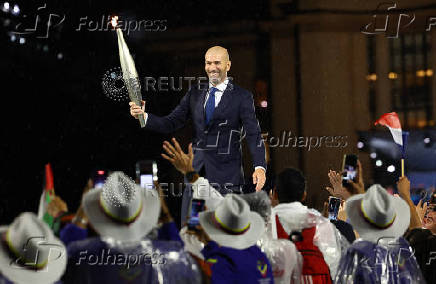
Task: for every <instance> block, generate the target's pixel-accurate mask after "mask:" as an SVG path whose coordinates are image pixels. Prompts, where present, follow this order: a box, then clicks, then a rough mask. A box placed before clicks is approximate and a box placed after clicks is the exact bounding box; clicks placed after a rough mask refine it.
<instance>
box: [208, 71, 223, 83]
mask: <svg viewBox="0 0 436 284" xmlns="http://www.w3.org/2000/svg"><path fill="white" fill-rule="evenodd" d="M215 74H216V75H218V76H213V75H215ZM209 81H210V82H211V83H212V84H214V85H216V84H218V83H220V82H221V76H220V73H218V72H217V73H210V74H209Z"/></svg>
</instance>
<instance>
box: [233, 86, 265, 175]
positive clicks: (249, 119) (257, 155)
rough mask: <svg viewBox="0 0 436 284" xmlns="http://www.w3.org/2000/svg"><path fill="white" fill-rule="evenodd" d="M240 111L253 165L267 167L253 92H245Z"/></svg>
mask: <svg viewBox="0 0 436 284" xmlns="http://www.w3.org/2000/svg"><path fill="white" fill-rule="evenodd" d="M239 113H240V119H241V121H242V125H243V126H244V130H245V133H246V136H245V139H247V145H248V148H249V149H250V153H251V157H252V160H253V167H264V168H265V169H266V161H265V145H264V144H263V140H262V137H261V135H260V126H259V122H258V121H257V118H256V112H255V108H254V101H253V95H252V94H251V93H249V92H246V93H244V97H243V98H242V103H241V109H240V111H239Z"/></svg>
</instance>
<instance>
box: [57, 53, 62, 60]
mask: <svg viewBox="0 0 436 284" xmlns="http://www.w3.org/2000/svg"><path fill="white" fill-rule="evenodd" d="M57 58H58V59H59V60H61V59H62V58H64V55H63V54H62V53H60V52H59V53H58V55H57Z"/></svg>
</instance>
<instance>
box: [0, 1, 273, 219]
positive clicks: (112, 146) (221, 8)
mask: <svg viewBox="0 0 436 284" xmlns="http://www.w3.org/2000/svg"><path fill="white" fill-rule="evenodd" d="M29 2H30V1H29ZM29 2H28V1H26V2H24V1H20V2H16V4H18V5H19V7H20V9H21V11H20V14H21V16H22V15H24V14H27V15H29V17H30V18H31V19H30V24H29V22H26V19H24V18H23V17H20V15H18V16H11V15H9V16H5V14H2V20H3V21H4V20H5V19H9V21H10V22H9V24H8V25H2V27H0V31H1V32H0V50H1V53H0V62H1V64H0V72H1V73H0V74H1V76H0V78H1V82H2V94H3V96H2V97H3V98H2V102H1V103H0V105H1V109H0V115H1V125H2V127H1V128H2V131H1V132H2V139H1V143H0V147H1V148H0V149H1V150H0V153H1V160H2V165H3V166H2V168H3V169H2V174H1V175H0V184H1V189H0V223H1V224H4V223H9V222H10V221H11V220H12V219H13V218H14V216H16V215H18V213H19V212H22V211H36V210H37V206H38V201H39V197H40V194H41V190H42V186H43V169H44V164H46V163H48V162H50V163H51V164H52V167H53V171H54V182H55V191H56V194H58V195H60V196H61V198H62V199H64V200H65V201H66V202H67V203H68V205H69V209H70V211H73V212H74V211H75V210H76V208H77V206H78V204H79V201H80V197H81V192H82V188H83V186H84V185H85V183H86V180H87V178H88V177H89V176H90V174H91V173H92V172H93V171H94V170H95V169H110V170H117V169H118V170H123V171H125V172H126V173H127V174H128V175H129V176H131V177H134V174H135V172H134V164H135V162H136V161H138V160H142V159H156V160H157V161H158V166H159V178H160V181H161V182H165V181H167V182H170V181H182V180H181V176H180V175H179V174H177V173H176V172H175V170H173V169H172V167H171V165H170V164H169V163H167V162H164V161H163V159H161V158H160V152H161V151H160V150H161V143H162V141H163V140H164V139H168V138H170V136H164V135H161V134H157V133H153V132H147V131H141V130H140V127H139V124H138V122H137V121H136V120H134V119H133V118H132V117H131V116H130V114H129V106H128V102H126V101H124V102H115V101H113V100H110V99H108V98H107V97H106V96H105V94H104V93H103V90H102V86H101V78H102V76H103V74H104V73H105V72H106V71H107V70H109V69H111V68H113V67H117V66H119V55H118V45H117V37H116V33H115V32H113V31H95V32H89V31H86V29H85V28H83V30H81V31H75V29H76V28H77V27H78V26H79V22H80V17H85V16H87V17H88V19H93V20H96V21H100V19H101V16H102V15H111V14H117V15H119V16H120V18H124V19H126V18H128V19H138V20H141V19H159V20H166V26H167V30H168V31H171V30H172V29H174V28H176V27H180V26H192V27H195V26H198V25H210V24H214V25H220V23H222V22H224V21H229V20H233V19H236V18H237V19H239V20H240V19H241V18H246V19H262V18H266V17H268V5H267V4H266V3H265V1H259V0H258V1H250V5H246V3H244V2H237V1H221V2H215V1H214V2H213V4H211V3H209V2H208V1H188V2H185V1H175V0H173V1H131V2H129V3H127V2H126V1H32V3H29ZM2 3H3V2H2ZM44 3H47V6H46V7H47V8H46V11H44V12H42V13H41V17H42V18H43V19H44V18H45V19H48V17H49V13H56V14H60V15H63V14H65V21H64V22H63V23H62V25H61V26H60V27H55V28H53V29H51V30H50V34H49V37H48V38H47V39H40V38H36V37H37V36H38V34H37V33H36V34H33V35H28V36H26V37H25V38H26V42H25V43H24V44H19V43H18V42H17V41H18V39H17V41H15V42H11V40H10V36H9V32H10V31H11V30H13V26H14V25H15V24H17V23H18V22H23V21H24V22H23V23H27V24H28V25H29V26H31V25H32V21H34V15H35V11H36V9H37V8H38V7H40V6H42V5H43V4H44ZM13 4H15V2H11V5H13ZM211 8H212V9H211ZM0 12H1V11H0ZM54 20H55V21H56V19H54ZM6 21H7V20H6ZM45 21H47V20H45ZM38 32H39V31H38ZM41 32H44V30H42V31H41ZM235 32H237V31H235ZM152 33H154V34H152ZM157 33H159V32H145V33H135V32H133V33H131V35H129V36H128V35H126V34H125V39H126V42H127V44H128V46H129V48H130V51H131V53H132V54H133V55H134V58H135V63H136V67H137V70H138V74H139V76H140V77H141V78H142V77H145V76H153V77H158V76H183V75H185V76H205V73H204V70H203V66H204V65H203V64H204V63H203V62H204V61H203V53H204V50H203V51H202V52H199V56H198V62H195V63H194V64H195V65H197V66H198V71H197V73H196V74H183V65H184V64H185V63H186V62H185V61H184V58H183V57H182V56H179V55H177V54H175V53H166V52H156V51H149V50H148V49H147V46H148V44H149V43H150V42H151V41H155V40H159V37H160V35H159V34H157ZM162 33H163V32H162ZM217 33H218V34H219V32H217ZM218 34H204V35H202V36H204V37H206V38H207V39H208V40H210V42H211V43H213V42H214V38H215V37H216V36H217V35H218ZM175 44H177V42H175ZM215 44H219V42H216V43H215ZM46 47H48V51H46V50H44V48H46ZM176 49H177V48H176ZM59 53H61V54H62V59H58V58H57V57H58V54H59ZM184 87H185V88H184V89H185V90H186V85H185V86H184ZM185 90H184V91H180V92H165V93H162V94H159V93H157V92H145V91H144V90H143V92H142V93H143V96H144V97H145V98H146V99H147V109H151V110H152V112H153V113H155V114H161V115H163V114H167V113H168V112H169V111H171V110H172V109H173V108H174V107H175V106H176V105H177V104H178V102H179V100H180V98H181V97H182V96H183V95H184V92H185ZM188 127H189V126H188ZM180 133H181V134H179V133H177V134H176V137H180V136H182V137H181V139H182V140H183V139H184V137H183V136H186V135H184V133H188V134H189V130H188V131H186V130H185V131H180ZM177 135H178V136H177ZM185 140H186V138H185ZM170 203H171V206H172V208H177V206H179V205H178V200H177V199H174V198H173V199H171V200H170ZM174 206H175V207H174ZM178 211H179V210H173V212H174V214H175V215H177V214H178Z"/></svg>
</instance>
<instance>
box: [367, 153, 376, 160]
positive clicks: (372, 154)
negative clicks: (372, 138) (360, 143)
mask: <svg viewBox="0 0 436 284" xmlns="http://www.w3.org/2000/svg"><path fill="white" fill-rule="evenodd" d="M369 156H370V157H371V159H375V158H377V153H375V152H372V153H371V154H369Z"/></svg>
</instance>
